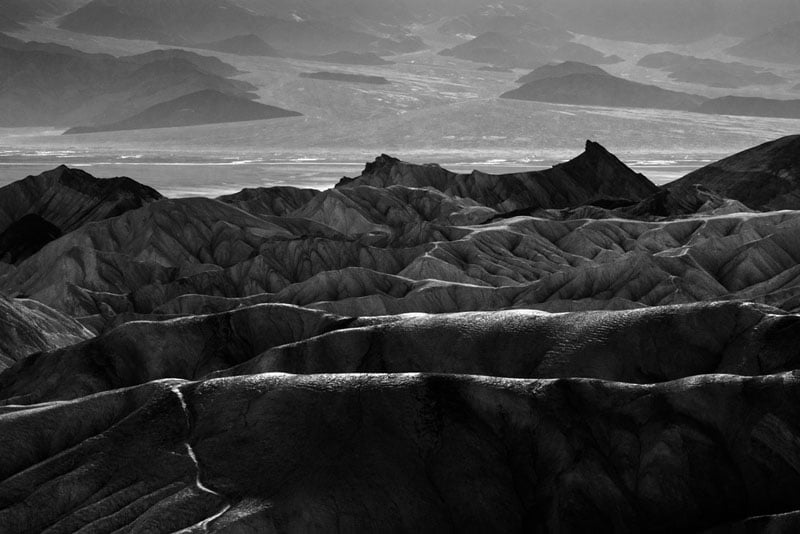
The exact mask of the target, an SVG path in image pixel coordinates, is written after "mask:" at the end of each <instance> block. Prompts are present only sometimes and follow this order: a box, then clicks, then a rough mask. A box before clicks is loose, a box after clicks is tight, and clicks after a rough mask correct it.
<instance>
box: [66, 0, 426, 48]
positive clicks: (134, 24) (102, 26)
mask: <svg viewBox="0 0 800 534" xmlns="http://www.w3.org/2000/svg"><path fill="white" fill-rule="evenodd" d="M310 4H313V3H310ZM262 7H263V6H262ZM259 11H261V13H257V12H254V11H251V10H250V9H246V8H244V7H241V6H240V4H239V3H238V2H233V1H231V0H91V1H90V2H89V3H87V4H86V5H84V6H82V7H80V8H79V9H77V10H75V11H74V12H72V13H70V14H68V15H66V16H65V17H63V18H62V19H61V20H60V23H59V26H60V27H61V28H63V29H66V30H70V31H74V32H79V33H86V34H90V35H108V36H111V37H118V38H123V39H145V40H152V41H158V42H162V43H168V44H179V45H182V46H194V45H195V44H196V43H212V44H214V46H224V47H226V48H227V47H230V49H233V50H235V49H236V48H237V47H242V46H244V45H246V44H247V43H244V45H243V44H242V43H237V42H236V41H235V40H234V41H233V42H230V43H222V44H220V43H219V41H227V40H228V39H231V38H236V37H240V36H249V35H251V34H252V35H255V36H257V37H258V38H260V39H262V40H264V41H265V42H266V43H267V44H268V45H270V46H272V47H274V48H276V49H277V50H280V51H281V52H282V53H284V54H286V55H288V56H300V55H322V54H327V53H330V51H331V50H348V51H353V52H378V53H380V52H388V53H401V52H411V51H416V50H419V49H422V48H424V47H425V45H424V44H423V43H422V41H421V40H420V39H419V38H418V37H415V36H412V35H409V34H408V33H407V32H404V31H402V30H401V29H399V28H395V29H393V28H389V27H387V26H385V25H381V24H378V23H375V24H372V25H366V27H365V26H363V25H358V24H356V25H355V26H356V27H351V26H353V25H352V24H348V23H346V21H347V19H348V17H346V16H328V15H331V14H333V13H336V12H337V11H341V10H337V9H335V8H334V9H323V10H321V11H318V13H319V14H320V16H319V17H318V18H313V19H304V18H302V17H299V16H298V17H296V16H295V15H296V11H294V12H290V13H285V11H286V10H285V9H269V8H267V9H259ZM274 13H282V14H284V15H285V16H284V18H281V17H277V16H275V15H274ZM326 13H327V14H328V15H326ZM371 26H374V31H373V29H372V28H371ZM387 30H388V31H387ZM245 48H246V47H245ZM248 55H250V54H248Z"/></svg>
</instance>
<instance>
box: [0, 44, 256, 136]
mask: <svg viewBox="0 0 800 534" xmlns="http://www.w3.org/2000/svg"><path fill="white" fill-rule="evenodd" d="M0 63H2V69H3V72H5V74H6V75H5V79H4V83H3V85H2V87H0V124H2V125H4V126H38V125H48V126H60V125H65V126H71V125H74V124H76V123H83V124H87V123H89V124H91V123H108V122H114V121H117V120H120V119H123V118H125V117H127V116H130V115H133V114H135V113H138V112H140V111H142V110H143V109H145V108H147V107H150V106H152V105H154V104H157V103H160V102H163V101H165V100H170V99H174V98H177V97H179V96H182V95H185V94H188V93H192V92H196V91H199V90H205V89H212V90H217V91H222V92H225V93H229V94H232V95H238V96H246V95H247V94H248V93H249V92H250V91H253V90H254V89H255V87H254V86H252V85H250V84H248V83H246V82H242V81H239V80H232V79H230V78H228V76H231V75H235V74H238V72H239V71H238V70H237V69H235V68H234V67H232V66H231V65H227V64H225V63H223V62H221V61H220V60H219V59H217V58H213V57H204V56H200V55H198V54H195V53H192V52H188V51H174V50H172V51H170V50H166V51H160V50H159V51H153V52H149V53H146V54H140V55H136V56H129V57H121V58H118V57H115V56H111V55H108V54H87V53H85V52H81V51H79V50H76V49H73V48H69V47H66V46H60V45H51V44H46V43H32V42H29V43H25V42H23V41H20V40H18V39H12V38H8V37H6V38H4V39H2V40H0Z"/></svg>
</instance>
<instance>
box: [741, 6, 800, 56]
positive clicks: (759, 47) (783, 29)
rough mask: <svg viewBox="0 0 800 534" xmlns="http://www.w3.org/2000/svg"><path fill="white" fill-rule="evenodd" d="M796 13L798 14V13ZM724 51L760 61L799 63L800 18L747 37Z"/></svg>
mask: <svg viewBox="0 0 800 534" xmlns="http://www.w3.org/2000/svg"><path fill="white" fill-rule="evenodd" d="M796 15H798V16H800V13H797V14H796ZM726 52H728V53H729V54H731V55H733V56H738V57H746V58H751V59H759V60H761V61H773V62H776V63H800V20H797V21H795V22H790V23H789V24H784V25H782V26H778V27H776V28H773V29H771V30H769V31H768V32H766V33H763V34H761V35H758V36H756V37H753V38H752V39H747V40H745V41H743V42H741V43H739V44H738V45H736V46H732V47H731V48H728V49H727V50H726Z"/></svg>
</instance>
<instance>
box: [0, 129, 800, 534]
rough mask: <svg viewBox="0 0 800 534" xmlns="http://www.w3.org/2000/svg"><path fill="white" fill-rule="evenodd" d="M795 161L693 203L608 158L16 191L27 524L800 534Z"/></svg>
mask: <svg viewBox="0 0 800 534" xmlns="http://www.w3.org/2000/svg"><path fill="white" fill-rule="evenodd" d="M795 144H796V138H785V139H781V140H778V141H776V142H774V143H770V144H767V145H764V146H762V147H757V148H755V149H752V150H751V151H747V152H744V153H742V154H740V155H736V156H733V157H731V158H728V159H726V160H723V161H722V162H719V163H716V164H712V165H710V166H709V167H707V168H706V169H701V170H699V171H697V172H695V173H693V174H692V175H690V176H688V177H686V178H685V179H684V180H682V181H680V182H678V183H676V184H675V185H672V186H669V187H666V188H662V189H659V188H657V187H656V186H654V185H653V184H652V183H650V182H649V181H648V180H647V179H646V178H645V177H644V176H641V175H639V174H637V173H635V172H633V171H631V170H630V169H629V168H627V167H626V166H625V165H624V164H623V163H622V162H620V161H619V160H618V159H617V158H616V157H614V156H613V155H612V154H610V153H608V152H607V151H606V150H605V149H604V148H602V147H601V146H600V145H598V144H596V143H592V142H589V143H587V146H586V150H585V152H584V153H583V154H581V155H579V156H578V157H576V158H575V159H573V160H571V161H569V162H566V163H563V164H561V165H557V166H555V167H553V168H552V169H548V170H545V171H537V172H529V173H519V174H511V175H502V176H494V175H488V174H484V173H479V172H473V173H470V174H456V173H452V172H449V171H447V170H446V169H443V168H442V167H440V166H438V165H416V164H410V163H405V162H402V161H399V160H397V159H395V158H392V157H390V156H385V155H384V156H381V157H379V158H377V159H376V160H375V161H374V162H372V163H370V164H368V165H367V166H366V168H365V170H364V172H363V173H362V175H361V176H359V177H356V178H353V179H350V178H346V179H343V180H342V181H341V182H340V183H339V185H337V187H335V188H333V189H330V190H327V191H321V192H320V191H314V190H303V189H296V188H291V187H280V188H264V189H250V190H244V191H242V192H241V193H238V194H235V195H229V196H226V197H221V198H219V199H200V198H194V199H177V200H176V199H164V198H162V197H161V196H160V195H159V194H158V193H157V192H155V191H153V190H152V189H150V188H147V187H145V186H141V185H139V184H137V183H136V182H133V181H132V180H128V179H114V180H97V179H95V178H93V177H91V176H89V175H87V174H85V173H82V172H80V171H75V170H70V169H66V168H59V169H56V170H54V171H50V172H48V173H44V174H43V175H41V176H38V177H29V178H27V179H25V180H22V181H20V182H17V183H16V184H12V185H11V186H8V187H6V188H4V189H2V190H0V226H2V229H1V230H2V235H0V251H2V254H1V255H0V261H2V264H0V289H1V290H2V292H3V293H4V294H5V295H6V296H4V297H2V298H0V313H2V316H3V319H4V321H3V322H1V323H0V369H2V372H0V443H1V444H2V445H0V446H2V450H4V451H5V453H4V455H3V459H2V460H0V525H2V526H3V527H4V528H5V529H6V530H5V531H9V532H43V531H47V532H74V531H80V530H81V529H83V531H86V532H113V531H117V530H130V531H145V530H146V531H154V532H174V531H185V532H202V531H214V532H261V531H289V530H301V531H306V530H314V529H318V530H325V531H327V530H332V529H339V530H345V531H374V530H399V531H428V530H437V531H438V530H448V531H451V530H456V531H462V530H467V531H473V530H474V531H498V532H499V531H502V532H507V531H522V530H524V531H531V530H534V531H542V532H585V531H587V530H591V531H617V532H629V531H652V532H674V531H687V530H688V531H703V530H709V531H713V532H739V531H756V532H760V531H763V530H767V529H778V530H781V529H782V530H786V529H789V530H792V529H796V528H797V527H798V525H800V498H798V495H800V493H799V492H798V491H797V489H798V488H800V474H798V473H799V472H798V470H797V469H795V466H797V465H800V447H797V443H798V440H800V426H798V424H797V421H798V413H797V412H798V410H797V406H798V405H800V404H798V402H796V400H797V399H796V398H795V397H796V396H798V395H800V382H798V379H797V376H796V369H797V368H798V363H797V362H798V358H800V355H799V354H798V352H797V346H798V342H800V316H798V315H797V312H798V311H800V268H798V263H799V262H800V241H798V239H797V238H796V234H797V231H798V227H800V211H794V210H797V209H800V206H798V205H796V201H795V199H796V198H797V197H796V191H797V190H796V189H793V188H791V187H789V185H786V184H792V183H794V180H797V179H798V178H797V171H796V169H797V168H798V164H797V162H798V160H797V157H798V156H797V154H798V151H797V150H795ZM723 177H727V179H725V178H723ZM778 180H779V183H780V184H781V185H780V186H777V185H775V183H776V181H778ZM754 183H762V184H765V185H764V187H759V188H755V187H753V186H751V185H747V184H754ZM765 198H766V199H767V200H764V199H765ZM775 203H778V204H775ZM778 205H780V206H781V207H783V208H786V209H785V210H784V211H777V212H774V211H758V210H765V209H770V208H772V207H773V206H778ZM32 243H33V245H31V244H32ZM34 245H35V246H34ZM410 312H414V313H410Z"/></svg>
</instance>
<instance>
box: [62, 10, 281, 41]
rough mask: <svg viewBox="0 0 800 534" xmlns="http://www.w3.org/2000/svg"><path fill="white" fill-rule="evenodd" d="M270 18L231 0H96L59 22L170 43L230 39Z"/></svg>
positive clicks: (84, 30)
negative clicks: (257, 14)
mask: <svg viewBox="0 0 800 534" xmlns="http://www.w3.org/2000/svg"><path fill="white" fill-rule="evenodd" d="M266 21H267V19H266V17H261V16H256V15H254V14H253V13H252V12H250V11H248V10H246V9H243V8H241V7H239V6H238V5H236V4H235V3H233V2H230V1H229V0H92V1H90V2H89V3H87V4H86V5H84V6H82V7H80V8H78V9H77V10H75V11H74V12H72V13H70V14H69V15H66V16H65V17H63V18H62V19H61V21H60V23H59V26H60V27H61V28H63V29H65V30H70V31H74V32H80V33H88V34H91V35H108V36H111V37H120V38H124V39H148V40H153V41H160V42H167V43H169V42H178V41H180V40H181V39H183V40H187V41H195V42H205V41H216V40H220V39H227V38H228V37H233V36H236V35H242V34H248V33H252V32H254V31H257V30H259V29H260V28H262V27H263V26H264V25H265V24H266Z"/></svg>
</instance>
